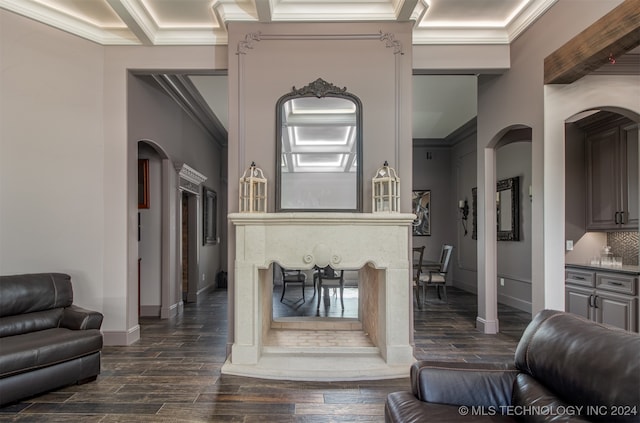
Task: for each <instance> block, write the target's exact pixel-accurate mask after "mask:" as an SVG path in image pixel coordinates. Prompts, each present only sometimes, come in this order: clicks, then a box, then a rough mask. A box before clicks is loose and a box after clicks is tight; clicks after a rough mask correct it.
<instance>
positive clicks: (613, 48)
mask: <svg viewBox="0 0 640 423" xmlns="http://www.w3.org/2000/svg"><path fill="white" fill-rule="evenodd" d="M638 45H640V0H625V1H624V2H622V3H621V4H620V5H619V6H618V7H616V8H615V9H613V10H612V11H611V12H609V13H607V14H606V15H604V16H603V17H602V18H600V19H598V20H597V21H596V22H595V23H594V24H593V25H591V26H589V27H588V28H587V29H585V30H584V31H582V32H581V33H580V34H578V35H576V36H575V37H573V38H572V39H571V40H569V41H568V42H567V43H566V44H565V45H563V46H562V47H560V48H559V49H557V50H556V51H554V52H553V53H552V54H550V55H549V56H547V57H546V58H545V59H544V83H545V84H570V83H572V82H574V81H577V80H578V79H580V78H582V77H583V76H585V75H587V74H589V73H590V72H592V71H594V70H595V69H598V68H599V67H600V66H602V65H604V64H606V63H609V58H610V57H612V58H615V57H617V56H619V55H622V54H624V53H626V52H627V51H629V50H632V49H633V48H635V47H637V46H638Z"/></svg>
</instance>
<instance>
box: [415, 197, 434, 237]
mask: <svg viewBox="0 0 640 423" xmlns="http://www.w3.org/2000/svg"><path fill="white" fill-rule="evenodd" d="M411 209H412V212H413V214H415V215H416V219H415V220H414V221H413V235H414V236H425V235H431V190H422V191H413V193H412V197H411Z"/></svg>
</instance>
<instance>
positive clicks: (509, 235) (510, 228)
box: [471, 176, 520, 241]
mask: <svg viewBox="0 0 640 423" xmlns="http://www.w3.org/2000/svg"><path fill="white" fill-rule="evenodd" d="M471 194H472V198H473V201H472V216H473V229H472V232H471V238H473V239H478V231H477V224H478V212H477V204H478V189H477V188H473V189H472V190H471ZM496 211H497V213H496V215H497V229H498V241H520V177H519V176H516V177H513V178H508V179H503V180H500V181H498V183H497V186H496Z"/></svg>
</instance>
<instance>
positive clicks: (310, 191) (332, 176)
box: [276, 79, 362, 211]
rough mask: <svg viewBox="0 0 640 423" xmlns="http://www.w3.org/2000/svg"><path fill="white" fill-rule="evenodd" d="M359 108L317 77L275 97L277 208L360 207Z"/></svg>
mask: <svg viewBox="0 0 640 423" xmlns="http://www.w3.org/2000/svg"><path fill="white" fill-rule="evenodd" d="M360 109H361V107H360V101H359V100H358V98H357V97H355V96H353V95H352V94H350V93H348V92H346V89H345V88H342V89H340V88H337V87H335V86H334V85H332V84H329V83H327V82H325V81H323V80H322V79H318V80H316V81H314V82H313V83H311V84H309V85H308V86H306V87H304V88H302V89H299V90H296V89H295V88H294V89H293V91H292V92H291V93H289V94H286V95H284V96H283V97H281V98H280V100H278V104H277V110H276V113H277V128H278V130H277V146H278V151H277V157H278V166H277V168H278V172H277V185H276V186H277V189H276V209H277V210H278V211H321V210H322V211H361V204H362V201H361V182H360V181H361V168H362V166H361V164H360V160H361V154H360V150H361V141H360V140H361V130H360V122H361V115H360V113H361V110H360Z"/></svg>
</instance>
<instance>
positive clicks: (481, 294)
mask: <svg viewBox="0 0 640 423" xmlns="http://www.w3.org/2000/svg"><path fill="white" fill-rule="evenodd" d="M531 140H532V129H531V127H529V126H527V125H521V124H516V125H511V126H509V127H506V128H504V129H502V130H501V131H499V132H498V133H497V134H496V135H495V136H494V137H493V138H492V139H491V141H490V142H489V143H488V145H487V147H486V148H485V149H484V152H483V160H484V166H485V169H488V170H489V169H490V172H485V179H484V181H479V185H482V188H483V189H482V190H479V192H480V193H481V194H480V195H482V196H483V198H482V199H480V200H482V201H478V204H484V205H492V206H491V207H487V206H485V208H484V213H480V215H481V216H483V217H484V220H483V223H484V225H482V224H480V225H479V230H481V231H484V233H485V236H484V237H482V236H479V237H478V239H479V240H484V245H479V246H478V248H479V251H478V270H479V272H484V281H485V282H484V284H482V285H479V286H478V318H477V325H478V328H479V329H480V330H481V331H483V332H484V333H497V332H499V330H500V327H499V319H498V297H499V293H500V297H501V299H502V301H503V302H505V300H509V301H511V304H509V305H511V306H516V307H517V308H520V309H529V310H528V311H530V304H531V295H532V294H531V292H532V288H531V279H532V278H531V239H530V236H527V237H526V242H525V241H524V239H523V241H518V247H519V248H517V249H513V248H509V247H513V245H511V246H503V245H501V246H500V248H499V246H498V224H497V223H498V217H499V214H498V209H497V207H496V206H497V205H498V204H497V202H496V199H497V197H496V196H497V194H498V190H497V182H498V180H500V179H502V178H503V177H504V178H507V177H511V176H518V177H519V178H518V180H519V183H518V191H517V200H518V203H519V205H522V204H524V205H527V203H528V202H529V198H528V193H529V186H530V185H531V179H532V178H531V167H532V166H531V165H532V160H531V147H530V142H531ZM523 142H529V144H528V145H525V146H526V147H528V148H525V149H522V148H515V149H514V148H513V147H512V146H513V145H516V143H517V144H520V145H521V146H522V145H523V144H522V143H523ZM510 146H511V147H510ZM503 148H506V150H502V149H503ZM499 150H502V151H501V153H500V156H502V155H506V156H511V155H513V156H514V157H512V158H509V157H507V158H503V159H501V160H500V162H503V161H506V160H507V159H509V160H511V161H512V163H511V164H510V166H509V168H508V169H505V172H506V173H504V174H503V173H502V171H500V172H499V171H498V166H500V162H499V161H498V158H499V155H498V151H499ZM510 150H515V151H513V152H512V151H510ZM523 152H527V153H528V154H526V157H524V158H523V157H521V156H522V153H523ZM515 158H517V159H518V161H520V162H521V161H522V160H524V161H525V162H526V168H527V169H528V171H525V172H524V173H523V172H522V171H523V169H520V170H517V167H513V161H514V159H515ZM521 165H522V163H521ZM509 173H514V175H511V176H508V175H509ZM515 173H521V174H519V175H515ZM528 210H529V214H528V215H529V216H530V214H531V213H530V210H531V207H530V206H529V208H528ZM521 211H522V207H521V206H519V207H518V216H519V218H518V219H519V221H518V223H522V218H523V217H526V215H524V214H523V213H521ZM518 227H522V228H528V230H529V233H530V222H529V224H528V225H518ZM518 235H520V233H519V234H518ZM520 238H521V237H520V236H518V237H516V239H518V240H519V239H520ZM512 250H518V251H520V253H521V254H522V253H524V254H526V255H527V257H528V260H527V263H528V267H526V270H525V272H524V273H523V272H517V273H514V270H513V266H511V264H512V262H513V259H514V257H510V256H512V253H511V252H512ZM525 251H526V252H525ZM500 253H502V254H500ZM500 255H502V256H503V259H502V260H500V259H499V256H500ZM507 256H509V257H510V258H509V257H507ZM509 260H511V262H509ZM499 261H500V263H499ZM499 264H500V266H499ZM479 280H482V278H479Z"/></svg>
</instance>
